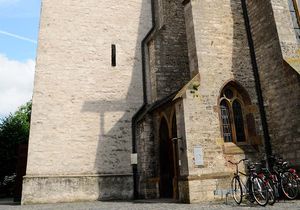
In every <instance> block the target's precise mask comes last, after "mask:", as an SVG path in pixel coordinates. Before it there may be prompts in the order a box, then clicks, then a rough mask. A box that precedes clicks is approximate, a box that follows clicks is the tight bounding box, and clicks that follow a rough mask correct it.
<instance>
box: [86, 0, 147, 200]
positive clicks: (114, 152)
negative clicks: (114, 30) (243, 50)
mask: <svg viewBox="0 0 300 210" xmlns="http://www.w3.org/2000/svg"><path fill="white" fill-rule="evenodd" d="M141 2H142V3H141V10H140V18H139V20H137V21H136V22H135V23H136V24H138V30H137V42H136V44H135V47H134V48H132V49H135V54H134V57H133V58H131V59H134V63H133V66H132V77H131V81H130V85H129V87H128V93H127V96H126V97H125V98H123V99H119V100H110V99H106V100H96V101H85V102H84V104H83V107H82V110H81V112H91V113H97V114H99V117H100V121H99V128H100V134H99V137H98V143H97V154H96V159H95V162H94V169H95V171H96V172H97V173H98V174H99V175H100V176H101V175H108V176H107V178H105V179H103V182H101V181H100V182H99V191H100V197H99V199H113V198H116V199H122V198H132V197H133V180H132V167H131V163H130V154H131V153H132V135H131V123H132V117H133V115H134V114H135V113H136V111H137V110H138V109H139V108H140V106H141V105H142V104H143V94H142V93H143V90H142V88H141V87H142V81H143V80H142V61H141V60H142V53H141V43H142V40H143V38H144V37H145V36H146V34H147V33H148V31H149V30H150V28H151V19H150V20H149V18H148V16H150V15H151V1H149V0H142V1H141ZM133 5H134V4H133ZM129 6H131V5H129ZM128 15H130V14H128ZM145 21H146V22H147V23H146V22H145ZM117 47H118V46H117ZM119 47H120V48H122V46H119ZM117 65H118V57H117ZM98 82H99V83H101V81H98ZM112 82H113V81H112ZM136 95H138V96H140V98H139V99H138V101H137V96H136ZM106 115H109V116H111V117H112V118H113V119H114V120H116V122H114V124H113V125H111V124H112V123H111V122H108V121H105V120H109V119H107V118H106ZM107 124H110V126H109V127H111V128H110V129H109V130H107ZM109 177H111V178H109Z"/></svg>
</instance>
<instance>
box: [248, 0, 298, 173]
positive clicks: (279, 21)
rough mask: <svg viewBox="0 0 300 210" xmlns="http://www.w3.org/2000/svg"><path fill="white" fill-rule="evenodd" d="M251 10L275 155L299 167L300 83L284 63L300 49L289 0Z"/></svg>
mask: <svg viewBox="0 0 300 210" xmlns="http://www.w3.org/2000/svg"><path fill="white" fill-rule="evenodd" d="M248 9H249V16H250V24H251V30H252V33H253V41H254V46H255V52H256V57H257V63H258V70H259V74H260V79H261V85H262V91H263V97H264V102H265V109H266V114H267V120H268V125H269V131H270V137H271V141H272V142H271V143H272V146H273V152H274V153H277V154H280V155H283V156H284V157H285V158H287V159H288V160H290V161H291V162H292V164H293V165H296V166H297V167H298V168H299V167H300V162H299V161H300V153H299V152H300V138H299V137H300V133H299V132H300V127H299V126H300V121H299V119H300V109H299V104H300V82H299V81H300V80H299V74H298V73H297V71H296V69H293V68H292V67H291V66H290V65H289V64H287V63H286V61H284V60H283V58H284V57H289V56H295V55H296V54H294V53H295V52H296V49H297V48H298V46H297V40H296V37H295V34H294V32H293V29H292V28H291V27H292V22H291V16H290V14H289V11H288V5H287V1H276V0H272V1H260V0H252V1H248ZM277 34H278V35H277ZM298 49H299V48H298ZM296 56H297V55H296ZM298 59H299V55H298Z"/></svg>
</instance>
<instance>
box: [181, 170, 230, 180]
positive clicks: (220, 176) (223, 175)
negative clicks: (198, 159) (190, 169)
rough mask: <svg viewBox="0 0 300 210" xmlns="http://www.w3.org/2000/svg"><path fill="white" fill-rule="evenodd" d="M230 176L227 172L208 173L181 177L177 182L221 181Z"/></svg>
mask: <svg viewBox="0 0 300 210" xmlns="http://www.w3.org/2000/svg"><path fill="white" fill-rule="evenodd" d="M231 176H232V173H229V172H220V173H210V174H202V175H189V176H182V177H180V178H179V181H195V180H207V179H223V178H229V177H231Z"/></svg>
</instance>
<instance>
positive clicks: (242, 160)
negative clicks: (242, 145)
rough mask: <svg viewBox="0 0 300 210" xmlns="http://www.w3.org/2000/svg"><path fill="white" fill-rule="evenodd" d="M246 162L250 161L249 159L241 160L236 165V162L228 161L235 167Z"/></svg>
mask: <svg viewBox="0 0 300 210" xmlns="http://www.w3.org/2000/svg"><path fill="white" fill-rule="evenodd" d="M244 161H248V159H247V158H244V159H241V160H240V161H239V162H237V163H234V162H232V161H230V160H228V162H229V163H231V164H233V165H238V164H240V163H241V162H244Z"/></svg>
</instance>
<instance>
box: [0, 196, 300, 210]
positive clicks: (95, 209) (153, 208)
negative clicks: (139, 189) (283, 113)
mask: <svg viewBox="0 0 300 210" xmlns="http://www.w3.org/2000/svg"><path fill="white" fill-rule="evenodd" d="M140 209H141V210H163V209H171V210H177V209H184V210H204V209H205V210H206V209H212V210H227V209H228V210H231V209H242V210H244V209H245V210H246V209H251V210H252V209H253V210H254V209H260V210H262V209H272V210H290V209H295V210H300V200H297V201H285V202H284V201H280V202H279V203H275V204H274V206H267V207H260V206H257V205H253V204H251V205H250V204H243V205H241V206H237V205H235V204H234V203H233V202H232V201H229V202H228V204H227V205H226V204H224V203H220V204H217V203H214V204H209V203H205V204H179V203H171V202H170V201H166V200H153V201H135V202H100V201H99V202H87V203H65V204H44V205H26V206H20V205H17V204H13V202H12V201H11V200H8V199H0V210H140Z"/></svg>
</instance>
